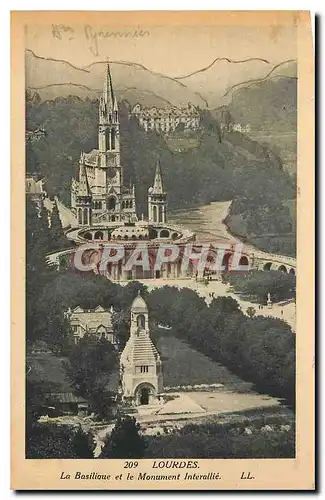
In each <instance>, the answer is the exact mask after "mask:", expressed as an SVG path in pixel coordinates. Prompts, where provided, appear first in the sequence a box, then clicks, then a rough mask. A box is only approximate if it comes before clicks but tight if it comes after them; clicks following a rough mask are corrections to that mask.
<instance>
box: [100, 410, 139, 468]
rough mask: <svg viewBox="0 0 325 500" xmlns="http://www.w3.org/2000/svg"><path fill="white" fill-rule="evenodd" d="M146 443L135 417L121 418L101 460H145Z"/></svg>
mask: <svg viewBox="0 0 325 500" xmlns="http://www.w3.org/2000/svg"><path fill="white" fill-rule="evenodd" d="M145 449H146V443H145V439H144V437H143V436H141V435H140V425H139V424H138V423H137V421H136V419H135V418H134V417H129V416H127V417H125V418H121V417H119V418H118V419H117V421H116V424H115V427H114V429H113V430H112V434H111V435H110V436H109V437H108V438H107V439H106V442H105V445H104V447H103V449H102V453H101V456H100V458H143V457H144V454H145Z"/></svg>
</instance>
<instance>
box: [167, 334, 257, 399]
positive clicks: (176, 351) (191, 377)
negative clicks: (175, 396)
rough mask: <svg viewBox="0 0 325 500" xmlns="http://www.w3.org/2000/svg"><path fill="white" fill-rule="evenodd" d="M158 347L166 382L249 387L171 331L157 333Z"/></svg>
mask: <svg viewBox="0 0 325 500" xmlns="http://www.w3.org/2000/svg"><path fill="white" fill-rule="evenodd" d="M157 348H158V351H159V353H160V355H161V358H162V363H163V375H164V385H165V386H180V385H193V384H216V383H217V384H218V383H220V384H224V385H225V386H226V387H227V388H229V389H236V390H239V391H240V390H246V391H247V390H249V388H250V384H248V383H246V382H243V381H242V380H241V379H240V378H238V377H236V375H233V374H232V373H231V372H230V371H229V370H227V368H225V367H224V366H222V365H221V364H220V363H217V362H216V361H212V360H211V359H209V358H208V357H207V356H204V354H201V353H199V352H198V351H195V350H194V349H192V348H191V347H189V346H188V345H187V344H186V343H185V342H183V341H181V340H179V339H177V338H175V337H174V336H172V335H161V336H159V337H158V341H157Z"/></svg>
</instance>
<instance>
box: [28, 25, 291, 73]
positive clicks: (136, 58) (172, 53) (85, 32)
mask: <svg viewBox="0 0 325 500" xmlns="http://www.w3.org/2000/svg"><path fill="white" fill-rule="evenodd" d="M25 46H26V48H28V49H31V50H32V51H33V52H34V53H35V54H36V55H38V56H41V57H50V58H53V59H61V60H65V61H68V62H70V63H72V64H73V65H75V66H77V67H85V66H87V65H89V64H91V63H92V62H96V61H103V60H105V59H107V58H108V59H109V60H111V61H117V60H118V61H130V62H135V63H138V64H142V65H144V66H145V67H146V68H148V69H150V70H152V71H155V72H158V73H162V74H165V75H168V76H182V75H184V74H187V73H191V72H193V71H196V70H198V69H200V68H203V67H205V66H207V65H209V64H210V63H211V62H212V61H213V60H214V59H215V58H217V57H228V58H230V59H234V60H243V59H247V58H252V57H259V58H263V59H267V60H268V61H270V62H271V63H274V64H276V63H278V62H281V61H285V60H289V59H295V58H296V29H295V27H294V25H293V24H292V26H281V25H273V26H270V25H263V26H261V25H260V26H258V25H255V26H224V25H219V26H212V25H210V26H200V27H198V26H190V25H189V26H186V25H184V26H183V25H178V26H173V27H171V26H168V27H166V26H152V25H151V26H150V25H133V26H116V25H114V26H112V25H111V26H107V25H106V26H99V25H90V24H86V23H85V24H78V25H76V24H71V23H70V24H60V25H58V24H53V25H52V24H41V25H40V24H39V25H31V24H29V25H27V26H26V29H25Z"/></svg>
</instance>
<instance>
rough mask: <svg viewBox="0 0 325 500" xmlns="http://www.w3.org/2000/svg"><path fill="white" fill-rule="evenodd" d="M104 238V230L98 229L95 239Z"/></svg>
mask: <svg viewBox="0 0 325 500" xmlns="http://www.w3.org/2000/svg"><path fill="white" fill-rule="evenodd" d="M103 238H104V234H103V232H102V231H96V233H95V236H94V239H95V240H102V239H103Z"/></svg>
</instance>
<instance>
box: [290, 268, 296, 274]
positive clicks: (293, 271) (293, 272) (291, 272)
mask: <svg viewBox="0 0 325 500" xmlns="http://www.w3.org/2000/svg"><path fill="white" fill-rule="evenodd" d="M289 274H292V276H295V275H296V271H295V269H294V268H293V267H292V268H291V269H290V270H289Z"/></svg>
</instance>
